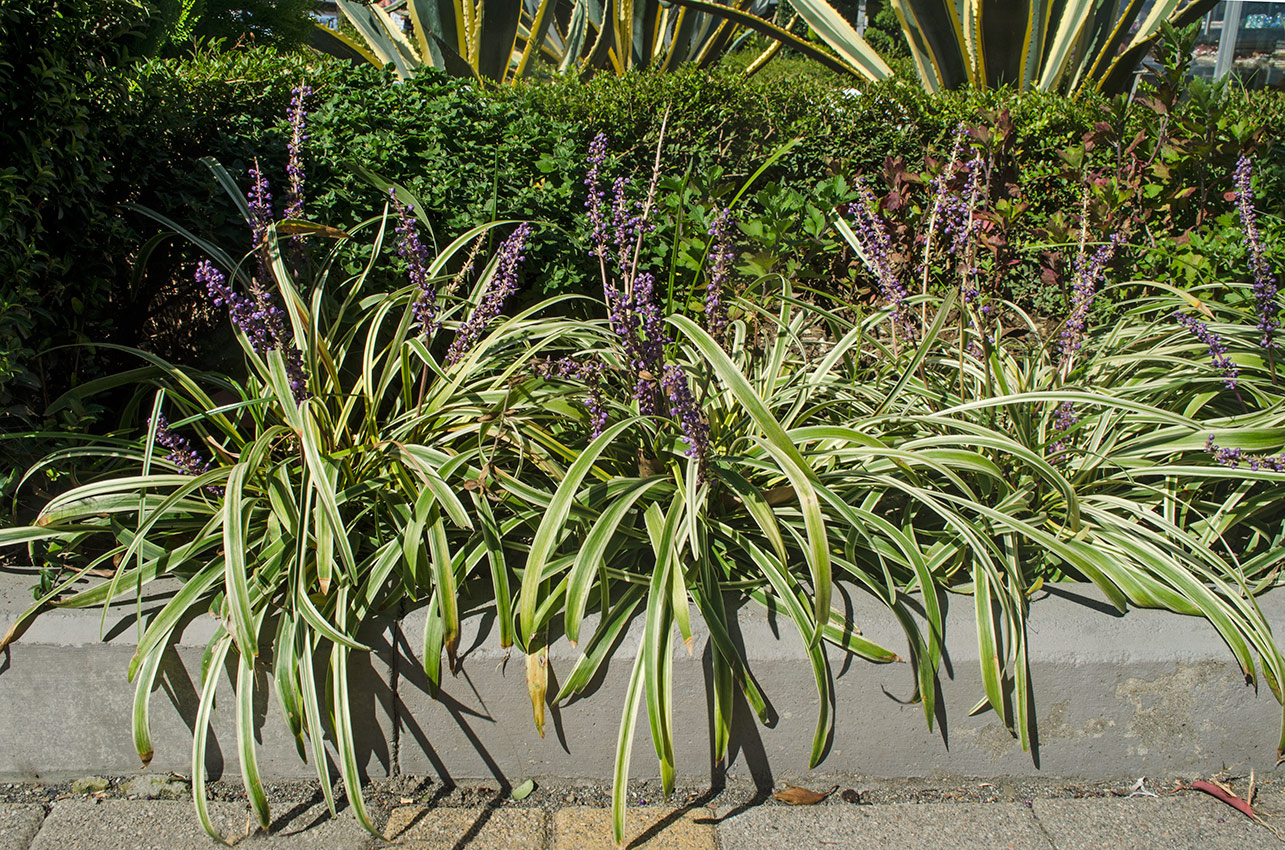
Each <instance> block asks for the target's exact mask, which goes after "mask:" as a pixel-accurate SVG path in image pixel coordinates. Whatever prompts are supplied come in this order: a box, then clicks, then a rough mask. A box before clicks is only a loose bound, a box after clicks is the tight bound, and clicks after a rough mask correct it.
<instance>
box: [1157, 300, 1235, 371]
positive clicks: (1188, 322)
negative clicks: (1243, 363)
mask: <svg viewBox="0 0 1285 850" xmlns="http://www.w3.org/2000/svg"><path fill="white" fill-rule="evenodd" d="M1173 318H1174V320H1175V321H1176V322H1178V324H1180V325H1182V326H1183V327H1184V328H1186V329H1187V330H1188V331H1189V332H1190V333H1191V335H1192V336H1194V337H1195V338H1196V339H1198V340H1200V341H1201V342H1203V343H1204V344H1205V346H1206V347H1207V348H1208V349H1209V359H1210V360H1211V361H1213V364H1214V368H1215V369H1217V370H1219V371H1220V372H1222V373H1223V385H1224V386H1226V387H1227V389H1229V390H1234V389H1236V387H1237V384H1238V381H1237V379H1238V377H1239V375H1240V372H1239V370H1238V369H1237V368H1236V364H1235V363H1233V362H1231V359H1230V358H1229V357H1228V356H1227V346H1226V345H1225V344H1224V343H1223V340H1222V337H1220V336H1219V335H1218V334H1216V333H1214V332H1212V331H1210V330H1209V326H1208V325H1206V324H1205V323H1204V322H1202V321H1200V320H1199V319H1197V318H1195V317H1194V316H1188V315H1186V314H1184V313H1180V312H1175V313H1174V314H1173Z"/></svg>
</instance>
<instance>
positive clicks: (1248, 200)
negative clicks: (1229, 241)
mask: <svg viewBox="0 0 1285 850" xmlns="http://www.w3.org/2000/svg"><path fill="white" fill-rule="evenodd" d="M1252 177H1253V166H1252V164H1251V163H1250V161H1249V157H1246V156H1242V157H1241V158H1240V161H1239V162H1237V163H1236V207H1237V208H1238V209H1239V211H1240V223H1241V226H1242V227H1244V228H1245V242H1246V244H1247V245H1248V246H1249V270H1250V273H1251V274H1252V275H1253V278H1254V308H1255V312H1257V314H1258V330H1259V331H1261V332H1262V334H1263V336H1262V338H1261V339H1260V340H1259V341H1258V344H1259V345H1260V346H1262V347H1263V348H1275V347H1276V341H1275V339H1273V337H1275V335H1276V331H1277V330H1279V329H1280V326H1281V323H1280V311H1281V308H1280V304H1279V303H1278V301H1277V299H1276V295H1277V285H1276V277H1275V276H1274V275H1273V274H1272V272H1271V269H1270V268H1268V265H1267V258H1266V257H1265V256H1264V255H1263V237H1262V234H1260V233H1259V232H1258V213H1257V211H1256V210H1255V209H1254V187H1253V184H1252V182H1251V178H1252Z"/></svg>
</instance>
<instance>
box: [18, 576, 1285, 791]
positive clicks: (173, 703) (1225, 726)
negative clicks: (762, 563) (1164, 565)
mask: <svg viewBox="0 0 1285 850" xmlns="http://www.w3.org/2000/svg"><path fill="white" fill-rule="evenodd" d="M30 584H31V579H30V578H29V577H27V576H23V575H16V574H13V573H0V621H2V623H3V624H4V625H7V624H8V622H10V621H12V620H13V619H14V618H15V617H16V616H17V615H18V614H19V613H20V612H21V611H22V610H23V608H24V607H26V606H27V605H29V604H30V599H31V597H30V594H29V592H28V591H27V590H26V588H27V586H28V585H30ZM946 601H947V602H948V603H949V607H948V617H947V634H946V648H947V662H946V663H945V664H944V665H943V669H942V671H941V694H942V697H943V701H944V705H945V719H946V722H945V723H944V724H942V725H940V726H939V727H938V728H936V729H934V730H933V731H929V730H928V729H927V727H926V724H925V722H924V717H923V711H922V709H921V708H920V707H919V706H918V705H908V704H905V703H904V699H905V698H907V697H909V696H910V694H911V693H912V691H913V682H912V680H911V671H910V666H909V665H908V664H889V665H873V664H869V663H867V662H864V661H861V660H858V659H848V658H845V657H844V656H843V654H842V653H839V652H833V651H832V652H831V654H830V661H831V665H832V669H833V671H834V673H835V676H836V679H835V703H836V720H835V731H834V737H833V740H832V742H831V746H830V750H829V753H828V755H827V757H826V759H825V761H824V762H823V763H822V764H821V766H820V767H819V768H818V769H817V770H816V771H815V772H813V774H812V776H813V778H815V777H816V776H817V775H818V774H819V775H840V774H845V775H852V774H858V775H866V776H879V777H915V776H929V775H934V774H944V775H974V776H992V777H993V776H1011V775H1044V776H1054V777H1068V778H1070V777H1076V778H1105V777H1119V776H1126V775H1129V776H1142V775H1154V776H1161V775H1181V774H1194V773H1208V772H1213V771H1217V770H1219V769H1221V768H1222V767H1224V766H1227V767H1235V768H1237V769H1240V770H1246V771H1247V770H1249V769H1250V768H1255V769H1257V770H1259V771H1260V772H1261V771H1264V770H1267V769H1269V768H1272V767H1273V766H1274V765H1275V763H1276V752H1275V746H1276V742H1277V738H1278V734H1279V731H1280V727H1279V724H1280V722H1281V716H1282V710H1281V707H1280V705H1278V704H1277V702H1276V701H1275V699H1274V698H1273V697H1272V696H1271V694H1270V692H1269V691H1267V689H1266V687H1263V688H1262V692H1261V693H1259V694H1255V692H1254V690H1253V689H1252V688H1250V687H1247V686H1246V685H1245V684H1244V680H1243V678H1242V676H1241V675H1240V672H1239V670H1238V669H1237V667H1236V665H1235V663H1234V661H1233V659H1232V656H1231V653H1230V651H1229V650H1228V649H1227V647H1226V646H1225V645H1224V644H1223V642H1222V641H1221V639H1220V638H1219V637H1218V636H1217V634H1216V633H1215V632H1214V630H1213V628H1212V627H1210V626H1209V625H1208V624H1206V623H1204V622H1203V621H1201V620H1197V619H1193V618H1185V617H1179V616H1176V615H1173V614H1168V613H1164V612H1156V611H1130V612H1129V613H1128V614H1127V615H1125V616H1119V615H1116V614H1115V613H1114V611H1113V609H1111V608H1110V607H1109V606H1107V605H1106V604H1104V603H1103V601H1102V598H1101V596H1100V595H1099V594H1098V593H1097V592H1096V591H1095V590H1094V589H1093V588H1092V587H1088V586H1083V585H1066V586H1060V587H1058V588H1056V589H1055V590H1054V592H1053V593H1052V594H1050V595H1048V596H1047V597H1045V598H1042V599H1040V600H1037V601H1036V602H1034V603H1033V604H1032V606H1031V619H1030V630H1029V638H1030V657H1031V666H1032V677H1033V686H1034V693H1035V700H1036V707H1037V716H1038V723H1037V728H1038V741H1039V745H1038V749H1037V754H1036V756H1034V757H1033V756H1032V755H1031V754H1028V753H1024V752H1022V751H1021V749H1020V747H1019V746H1018V744H1017V742H1016V741H1015V740H1014V739H1013V738H1012V736H1010V734H1009V733H1008V732H1007V731H1006V730H1005V729H1004V728H1003V727H1002V725H1001V724H1000V723H999V721H998V720H997V719H996V718H995V717H994V715H993V714H990V713H983V714H980V715H978V716H975V717H969V716H968V715H967V712H968V710H969V709H970V708H971V707H972V706H973V705H974V704H975V703H976V702H977V701H978V699H980V697H981V695H982V688H981V684H980V678H979V674H978V666H977V657H978V649H977V639H976V631H975V628H974V622H973V612H972V601H971V599H969V598H967V597H950V598H948V599H947V600H946ZM157 604H158V600H157V599H152V600H147V601H145V602H144V609H152V608H155V607H156V605H157ZM851 604H852V607H853V610H854V612H855V618H856V621H857V623H858V624H859V625H860V626H861V628H862V629H863V631H864V632H865V634H866V636H868V637H870V638H871V639H873V640H876V641H879V642H881V643H884V644H885V645H887V646H889V647H891V648H893V649H896V650H898V651H904V646H905V641H904V638H902V637H901V632H900V629H899V627H898V626H897V625H896V623H895V621H894V620H893V618H892V617H891V616H890V615H889V614H887V613H886V609H884V608H883V607H882V606H881V605H879V604H878V603H877V602H874V601H873V600H870V599H869V598H866V597H854V598H852V600H851ZM1262 606H1263V610H1264V613H1265V615H1266V616H1267V618H1268V620H1269V622H1271V623H1272V624H1273V625H1274V626H1276V627H1277V628H1278V629H1279V628H1280V627H1281V626H1282V625H1285V594H1281V593H1275V594H1271V595H1269V596H1267V597H1265V598H1264V599H1263V600H1262ZM136 613H137V606H136V605H135V604H134V603H133V602H131V603H129V604H127V605H123V606H118V607H116V608H114V609H112V611H111V612H109V614H108V616H107V618H106V620H105V621H104V620H102V615H101V612H100V611H52V612H48V613H46V614H45V615H43V616H42V617H41V618H40V619H38V620H37V621H36V622H35V624H34V625H33V626H32V627H31V628H30V629H29V630H28V631H27V632H26V633H25V634H24V635H23V636H22V638H21V639H20V640H19V641H18V642H16V643H15V644H14V645H13V646H12V647H10V649H9V651H8V652H7V653H6V654H5V655H3V656H0V778H5V779H37V778H39V779H59V778H66V777H68V776H72V775H76V776H80V775H84V774H87V773H113V774H119V773H128V772H130V771H133V770H136V769H137V768H138V767H139V761H138V758H137V756H136V755H135V754H134V750H133V744H132V740H131V734H130V706H131V702H132V699H133V686H132V685H130V684H129V683H128V682H127V681H126V676H125V674H126V670H127V667H128V663H129V659H130V657H131V655H132V654H133V651H134V642H135V641H136V639H137V626H136V621H135V616H136ZM100 624H104V629H103V632H102V633H103V635H104V636H105V638H106V639H105V640H100V639H99V634H100ZM693 625H694V628H695V629H696V636H695V641H694V651H693V653H692V655H691V656H690V657H689V656H688V654H687V652H686V650H685V649H684V648H683V647H682V645H681V642H679V641H675V643H676V654H675V658H674V675H675V694H676V696H677V699H676V704H675V707H674V729H675V735H676V739H677V741H676V743H677V750H676V751H677V756H678V761H679V765H678V769H679V776H680V780H686V781H688V782H692V783H704V782H708V781H711V780H712V779H714V778H716V777H715V773H714V770H715V769H714V767H713V766H712V759H711V750H710V744H709V716H710V697H709V692H708V689H707V687H706V673H707V670H708V666H709V652H710V651H711V650H710V649H709V647H708V643H707V633H706V632H705V631H704V629H703V626H702V624H700V623H699V622H697V623H694V624H693ZM423 629H424V615H423V613H422V611H411V612H409V613H407V614H405V615H404V616H403V617H401V618H398V619H389V620H388V621H386V622H384V623H381V624H378V625H377V626H376V628H374V629H372V632H371V634H369V635H368V636H367V639H368V641H369V642H370V643H371V645H372V646H373V647H374V649H375V652H374V653H373V654H372V655H370V656H369V657H368V658H365V659H362V658H354V664H353V667H354V669H353V677H354V679H353V682H352V687H351V693H352V695H353V709H354V715H355V717H356V718H357V719H358V721H359V729H358V738H359V748H360V750H361V758H362V762H363V764H364V767H365V770H366V772H367V773H368V774H369V775H370V776H371V777H380V776H386V775H389V774H391V773H396V772H400V773H408V774H428V775H437V776H440V777H442V778H443V779H453V780H461V781H462V780H473V779H496V778H498V779H501V780H515V781H520V780H521V779H523V778H526V777H533V776H534V777H539V776H546V777H558V778H562V779H584V780H593V781H598V782H608V781H610V777H611V765H612V759H613V757H614V747H615V740H616V730H617V727H618V724H619V722H620V712H621V701H622V698H623V693H624V690H625V685H626V680H627V678H628V675H629V667H630V664H631V663H632V659H633V655H634V651H635V650H636V648H637V646H638V644H639V642H640V640H641V632H642V623H641V618H638V619H637V620H636V621H635V622H634V624H633V627H632V628H631V630H630V631H629V632H628V633H627V634H626V635H625V636H624V638H623V639H622V642H621V646H620V648H619V649H618V651H617V653H616V656H615V660H614V661H612V662H611V663H610V665H609V667H608V669H607V670H606V672H605V674H604V675H603V676H602V677H600V679H599V681H597V682H596V683H595V685H594V688H593V690H592V693H590V694H589V695H588V696H586V697H584V698H581V699H577V700H575V701H572V702H571V703H570V704H568V705H565V706H563V707H560V708H550V709H549V712H548V721H547V724H546V737H545V738H543V739H541V738H540V737H539V736H538V735H537V734H536V731H535V728H534V725H533V723H532V719H531V704H530V701H529V699H528V697H527V691H526V680H525V663H524V658H523V656H522V655H521V654H520V653H517V652H514V653H513V654H512V656H511V657H509V658H508V659H507V663H506V658H505V653H504V651H503V650H501V649H499V647H498V639H497V637H496V635H495V633H494V629H493V617H491V616H489V615H477V616H470V617H467V618H466V620H465V626H464V635H463V637H462V640H461V650H462V654H463V659H464V661H463V669H462V671H461V673H460V674H459V676H457V677H454V678H451V677H449V675H448V676H447V678H446V681H445V682H444V683H443V684H444V687H443V691H444V698H443V700H441V701H437V700H433V699H431V698H430V697H429V696H428V695H427V693H426V692H425V682H424V674H423V670H422V666H421V659H420V658H419V652H420V648H421V647H422V646H423ZM212 631H213V622H212V621H211V620H210V619H209V618H203V619H198V620H196V621H194V622H193V623H191V624H189V625H188V626H187V627H186V629H185V630H184V631H183V633H182V636H181V639H180V640H179V644H178V646H177V647H176V651H175V653H174V654H173V655H172V656H171V657H170V658H169V659H168V660H167V662H166V663H165V664H164V665H163V669H162V675H161V676H160V677H159V679H158V687H157V688H156V690H155V691H154V692H153V694H152V701H151V714H152V726H153V736H154V739H155V745H156V756H155V759H154V760H153V763H152V768H151V769H152V770H153V771H167V770H174V771H177V772H180V773H184V774H186V773H188V772H189V771H190V769H191V765H190V745H191V728H192V724H193V721H194V716H195V706H196V700H197V692H196V683H197V681H198V678H197V677H198V672H199V669H200V660H201V652H202V649H203V648H204V645H205V641H206V640H208V638H209V636H210V634H211V633H212ZM739 632H740V637H741V640H742V641H743V645H744V647H745V653H746V657H747V659H748V660H749V663H750V668H751V670H752V671H753V674H754V676H755V677H756V679H757V680H758V682H759V683H760V686H761V687H762V690H763V692H764V694H765V695H766V696H767V698H768V700H769V701H770V702H771V704H772V708H773V711H774V714H775V716H776V717H775V722H774V723H773V725H772V726H771V727H770V728H766V727H763V726H762V725H760V724H759V723H758V722H757V719H756V718H755V717H754V716H753V714H752V713H751V712H750V711H749V709H748V708H747V707H745V706H744V705H743V704H741V705H740V706H739V708H740V711H739V712H738V713H737V715H736V725H735V730H734V739H733V750H734V755H733V757H732V759H731V760H730V763H729V765H728V766H727V771H728V773H729V774H732V775H741V776H752V777H753V778H754V779H755V780H756V781H758V782H760V783H770V782H772V781H773V780H777V779H791V778H795V779H797V778H800V777H802V776H804V775H805V774H807V773H808V769H807V758H808V754H809V752H810V744H811V737H812V732H813V728H814V724H815V722H816V711H817V701H818V697H817V692H816V688H815V685H814V684H813V681H812V676H811V668H810V666H809V664H808V663H807V661H806V660H805V658H804V656H803V654H802V651H801V641H800V640H799V638H798V636H797V634H795V632H794V627H793V625H792V624H791V623H789V622H788V621H785V620H781V619H773V618H770V617H768V616H766V615H765V614H764V613H763V612H762V611H761V609H758V608H757V607H756V606H755V607H748V608H745V609H743V610H742V611H741V616H740V619H739ZM577 653H578V651H577V650H575V649H573V648H572V647H571V646H569V645H568V644H567V643H566V642H565V641H557V642H555V643H554V644H553V645H552V646H551V648H550V654H549V657H550V668H551V675H550V689H549V692H550V694H553V693H556V690H557V687H558V683H559V682H560V681H561V677H564V676H565V675H566V674H567V673H568V672H569V671H570V669H571V667H572V665H573V664H574V663H575V660H576V658H577V657H578V656H577ZM262 682H263V694H262V697H261V699H260V700H259V704H260V705H261V706H262V708H261V723H260V729H261V733H260V734H261V742H262V749H261V759H262V761H261V769H262V771H263V773H264V775H265V777H274V778H296V777H298V778H306V777H311V776H313V775H314V774H313V769H312V767H311V766H309V765H307V764H305V763H304V762H302V761H301V760H300V759H299V757H298V756H297V754H296V752H295V747H294V742H293V741H292V740H291V738H290V736H289V734H288V733H287V731H286V727H285V723H284V721H283V720H282V718H281V713H280V709H279V707H278V706H277V704H276V698H275V696H272V695H270V693H269V690H270V676H264V678H263V680H262ZM214 729H215V733H214V735H215V737H214V742H213V744H212V746H211V751H210V755H209V758H208V764H207V767H208V769H209V770H210V772H211V774H212V775H216V776H217V775H219V774H220V773H224V774H226V775H228V776H229V777H235V776H236V775H237V772H238V771H237V767H236V764H235V752H234V750H235V733H234V731H233V730H234V726H233V702H232V699H231V687H230V680H228V681H225V683H224V689H223V691H221V692H220V696H219V701H218V703H217V706H216V709H215V714H214ZM225 760H226V763H225ZM656 774H657V770H656V762H655V758H654V755H653V753H652V746H651V740H650V734H649V732H648V731H647V726H646V718H645V715H643V716H642V717H640V721H639V725H638V728H637V730H636V738H635V745H634V759H633V775H634V776H635V777H636V778H645V777H653V776H655V775H656Z"/></svg>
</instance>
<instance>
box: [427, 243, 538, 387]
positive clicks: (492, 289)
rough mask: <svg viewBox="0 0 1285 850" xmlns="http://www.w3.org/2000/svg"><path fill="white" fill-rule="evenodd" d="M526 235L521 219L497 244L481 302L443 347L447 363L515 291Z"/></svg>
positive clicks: (465, 348) (457, 356)
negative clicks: (494, 261)
mask: <svg viewBox="0 0 1285 850" xmlns="http://www.w3.org/2000/svg"><path fill="white" fill-rule="evenodd" d="M530 236H531V225H529V224H526V223H523V224H520V225H518V228H517V230H515V231H513V233H512V234H510V235H509V238H508V239H506V240H504V244H503V245H501V246H500V255H499V262H498V263H496V267H495V276H494V277H493V278H492V279H491V283H490V285H489V286H487V288H486V294H485V295H483V296H482V303H480V304H478V305H477V309H475V310H474V311H473V315H471V316H469V317H468V321H466V322H465V323H464V325H463V326H462V327H461V328H460V329H459V331H457V332H456V334H455V339H453V340H451V347H450V348H449V349H447V351H446V362H447V364H448V365H451V366H453V365H455V364H456V363H458V362H459V360H460V358H461V357H463V356H464V355H465V354H467V353H468V351H469V349H471V348H472V347H473V345H474V343H476V342H477V340H478V338H479V337H481V336H482V331H483V330H485V329H486V326H487V325H488V324H490V322H491V320H492V319H494V318H495V317H496V316H498V315H500V311H501V310H502V309H504V302H505V301H507V300H508V298H509V296H510V295H512V294H513V293H514V292H517V289H518V267H519V266H520V265H522V261H523V260H525V259H526V255H525V254H523V253H522V252H523V250H524V249H525V248H526V242H527V239H528V238H530Z"/></svg>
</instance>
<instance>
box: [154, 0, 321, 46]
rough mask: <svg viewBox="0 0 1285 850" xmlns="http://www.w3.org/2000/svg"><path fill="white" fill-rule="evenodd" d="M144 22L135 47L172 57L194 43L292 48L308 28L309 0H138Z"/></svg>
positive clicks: (302, 41)
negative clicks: (144, 12)
mask: <svg viewBox="0 0 1285 850" xmlns="http://www.w3.org/2000/svg"><path fill="white" fill-rule="evenodd" d="M141 1H142V5H143V7H144V8H145V10H146V13H147V15H146V25H145V27H144V30H143V34H142V44H141V45H140V50H141V52H142V53H144V54H145V55H148V56H156V55H163V56H177V55H182V54H184V53H188V52H191V50H192V48H193V46H194V45H195V44H197V43H199V42H220V43H221V44H222V46H223V48H224V49H231V48H233V47H250V46H255V45H259V46H271V47H274V48H276V49H278V50H283V51H289V50H296V49H298V48H299V47H302V46H303V45H304V44H305V43H307V41H308V38H309V36H310V34H311V32H312V28H313V20H312V16H311V14H310V13H311V12H312V10H313V9H314V8H315V5H316V4H315V3H313V2H312V0H141Z"/></svg>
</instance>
